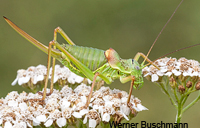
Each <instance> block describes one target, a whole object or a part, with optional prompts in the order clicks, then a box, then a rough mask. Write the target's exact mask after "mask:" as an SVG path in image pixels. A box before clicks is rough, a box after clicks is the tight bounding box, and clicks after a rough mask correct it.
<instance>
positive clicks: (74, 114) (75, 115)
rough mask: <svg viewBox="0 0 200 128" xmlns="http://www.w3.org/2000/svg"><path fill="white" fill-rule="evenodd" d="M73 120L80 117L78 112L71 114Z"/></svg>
mask: <svg viewBox="0 0 200 128" xmlns="http://www.w3.org/2000/svg"><path fill="white" fill-rule="evenodd" d="M72 115H73V116H74V117H75V118H81V117H82V115H81V114H80V112H73V114H72Z"/></svg>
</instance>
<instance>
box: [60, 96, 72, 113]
mask: <svg viewBox="0 0 200 128" xmlns="http://www.w3.org/2000/svg"><path fill="white" fill-rule="evenodd" d="M61 101H62V102H61V103H62V104H61V110H62V111H64V110H65V109H66V108H69V106H70V104H71V103H70V102H69V101H68V100H67V99H63V100H61Z"/></svg>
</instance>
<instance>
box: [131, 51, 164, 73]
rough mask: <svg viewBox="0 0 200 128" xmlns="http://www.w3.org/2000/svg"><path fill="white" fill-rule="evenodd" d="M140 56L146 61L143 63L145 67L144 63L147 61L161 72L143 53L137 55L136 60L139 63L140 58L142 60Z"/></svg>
mask: <svg viewBox="0 0 200 128" xmlns="http://www.w3.org/2000/svg"><path fill="white" fill-rule="evenodd" d="M140 56H141V57H143V58H144V59H145V60H144V61H143V62H142V65H144V62H145V61H147V62H149V63H150V64H151V65H153V66H154V67H156V68H157V69H158V70H160V68H159V67H158V66H157V65H155V64H154V63H153V62H152V61H151V60H150V59H149V58H147V56H146V55H144V54H143V53H141V52H138V53H137V54H136V55H135V57H134V60H136V61H138V60H139V58H140Z"/></svg>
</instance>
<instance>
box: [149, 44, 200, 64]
mask: <svg viewBox="0 0 200 128" xmlns="http://www.w3.org/2000/svg"><path fill="white" fill-rule="evenodd" d="M198 45H200V43H199V44H194V45H190V46H187V47H184V48H180V49H177V50H174V51H172V52H170V53H167V54H165V55H163V56H161V57H159V58H158V59H156V60H159V59H161V58H163V57H165V56H168V55H170V54H172V53H175V52H178V51H181V50H185V49H188V48H191V47H195V46H198ZM156 60H154V61H152V62H155V61H156ZM149 64H150V63H148V64H146V66H148V65H149Z"/></svg>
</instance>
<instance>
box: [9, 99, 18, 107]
mask: <svg viewBox="0 0 200 128" xmlns="http://www.w3.org/2000/svg"><path fill="white" fill-rule="evenodd" d="M8 106H12V107H17V106H18V102H17V101H14V100H10V101H8Z"/></svg>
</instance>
